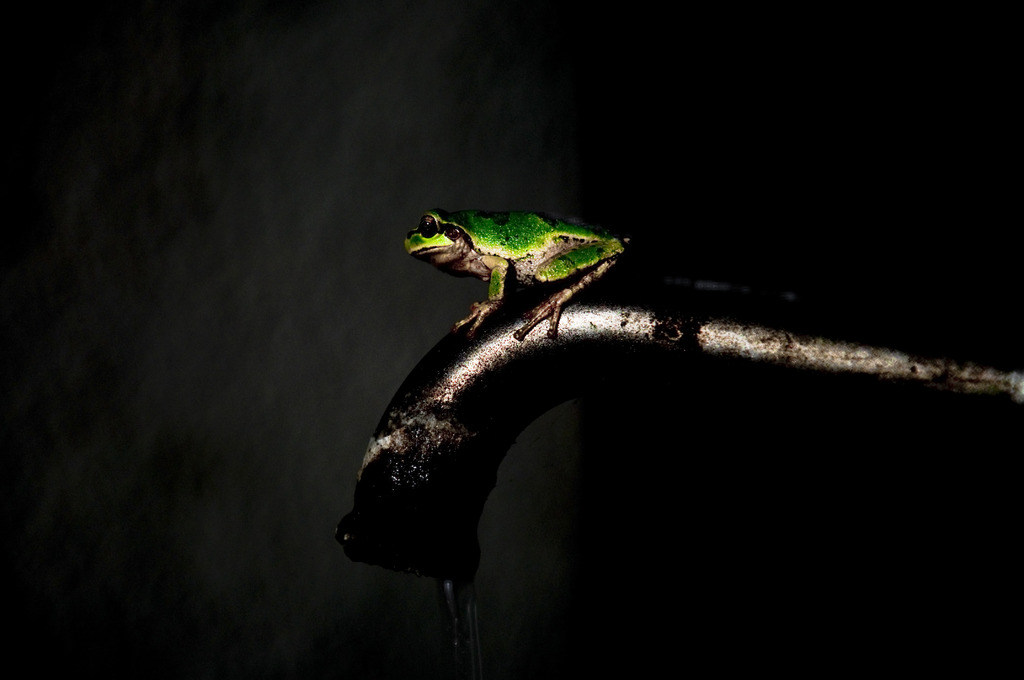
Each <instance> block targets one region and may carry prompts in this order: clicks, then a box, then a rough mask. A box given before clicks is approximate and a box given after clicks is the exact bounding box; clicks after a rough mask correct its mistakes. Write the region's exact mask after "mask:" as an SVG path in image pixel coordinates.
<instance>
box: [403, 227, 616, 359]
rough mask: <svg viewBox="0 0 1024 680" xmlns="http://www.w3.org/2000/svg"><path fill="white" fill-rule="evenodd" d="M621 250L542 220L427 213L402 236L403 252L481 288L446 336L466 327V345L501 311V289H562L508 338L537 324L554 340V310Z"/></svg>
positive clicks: (596, 233)
mask: <svg viewBox="0 0 1024 680" xmlns="http://www.w3.org/2000/svg"><path fill="white" fill-rule="evenodd" d="M626 242H627V240H626V239H618V238H616V237H614V236H612V235H611V234H610V233H608V232H607V231H605V230H604V229H601V228H600V227H595V226H591V225H586V224H581V223H575V222H570V221H566V220H562V219H558V218H555V217H551V216H549V215H545V214H544V213H534V212H485V211H482V210H461V211H458V212H445V211H444V210H431V211H429V212H427V213H425V214H424V215H423V217H421V218H420V223H419V226H418V227H416V229H414V230H412V231H410V232H409V233H408V235H407V236H406V239H405V249H406V251H407V252H408V253H409V254H411V255H413V256H414V257H416V258H418V259H421V260H424V261H426V262H429V263H431V264H433V265H434V266H435V267H438V268H440V269H442V270H444V271H447V272H448V273H450V274H454V275H455V276H475V277H477V278H479V279H483V280H484V281H487V282H488V289H487V299H486V300H484V301H482V302H477V303H474V304H473V305H472V307H470V313H469V316H467V317H466V318H465V319H462V320H461V321H459V322H457V323H456V324H455V326H454V327H453V328H452V331H457V330H458V329H460V328H462V327H464V326H468V329H467V331H466V333H467V336H469V337H472V335H473V334H474V333H475V332H476V329H477V328H478V327H479V326H480V324H481V323H483V321H484V320H485V319H486V318H487V317H488V316H490V315H491V314H493V313H494V312H496V311H497V310H498V309H499V308H500V307H501V305H502V303H503V302H504V300H505V287H506V283H511V284H518V285H520V286H524V287H525V286H532V285H534V284H538V283H564V284H566V285H564V287H562V288H560V289H559V290H558V291H557V292H555V293H554V294H553V295H551V296H550V297H548V298H547V299H546V300H545V301H544V302H542V303H541V304H539V305H538V306H537V307H535V308H534V309H533V310H532V311H530V313H529V314H527V315H526V324H525V325H523V326H522V327H521V328H519V329H518V330H516V332H515V333H514V336H515V338H516V339H517V340H522V339H523V338H525V337H526V336H527V334H529V332H530V331H531V330H533V328H534V327H535V326H537V324H539V323H540V322H541V321H543V320H544V319H549V320H550V321H549V326H548V337H550V338H554V337H556V336H557V334H558V320H559V318H560V316H561V313H562V305H564V304H565V303H567V302H568V301H569V300H570V299H571V298H572V296H573V295H575V294H576V293H578V292H579V291H581V290H582V289H584V288H586V287H587V286H589V285H590V284H592V283H593V282H594V281H596V280H597V279H598V278H600V277H601V276H603V275H604V274H605V273H606V272H607V271H608V269H609V268H610V267H611V266H612V264H614V262H615V259H616V258H617V257H618V256H619V254H620V253H622V251H623V249H624V247H625V244H626Z"/></svg>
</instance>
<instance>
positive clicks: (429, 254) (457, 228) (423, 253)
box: [405, 210, 473, 265]
mask: <svg viewBox="0 0 1024 680" xmlns="http://www.w3.org/2000/svg"><path fill="white" fill-rule="evenodd" d="M472 249H473V244H472V242H471V241H470V239H469V237H468V236H467V235H466V230H465V228H464V227H463V226H462V225H460V224H458V223H457V222H455V221H453V220H452V219H451V218H450V216H449V214H448V213H446V212H444V211H443V210H431V211H430V212H428V213H424V215H423V217H421V218H420V224H419V226H418V227H416V228H415V229H413V230H412V231H410V232H409V233H408V234H407V235H406V237H405V250H406V252H408V253H409V254H410V255H413V256H415V257H418V258H420V259H423V260H427V261H429V262H432V263H433V264H435V265H442V264H446V263H449V262H452V261H453V260H458V259H460V258H462V257H463V256H464V255H466V254H467V253H468V252H470V251H471V250H472Z"/></svg>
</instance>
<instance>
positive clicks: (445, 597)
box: [437, 579, 483, 680]
mask: <svg viewBox="0 0 1024 680" xmlns="http://www.w3.org/2000/svg"><path fill="white" fill-rule="evenodd" d="M437 585H438V593H439V595H440V598H441V608H442V609H443V610H444V612H443V613H444V617H445V624H446V627H447V630H446V632H447V639H448V645H449V648H450V649H451V652H452V654H453V657H454V661H455V669H456V671H455V677H456V678H457V679H458V680H480V679H481V678H483V665H482V663H481V660H480V634H479V631H478V628H477V621H476V594H475V592H474V590H473V582H472V581H453V580H451V579H438V580H437Z"/></svg>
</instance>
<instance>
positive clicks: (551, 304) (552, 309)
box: [512, 260, 615, 340]
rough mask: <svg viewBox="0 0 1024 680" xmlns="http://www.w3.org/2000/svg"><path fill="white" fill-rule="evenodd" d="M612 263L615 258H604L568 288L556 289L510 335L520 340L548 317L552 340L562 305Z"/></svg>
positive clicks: (600, 274)
mask: <svg viewBox="0 0 1024 680" xmlns="http://www.w3.org/2000/svg"><path fill="white" fill-rule="evenodd" d="M613 264H615V260H605V261H604V262H602V263H601V264H600V265H599V266H598V267H597V268H596V269H594V270H593V271H591V272H588V273H587V274H586V275H585V276H583V278H581V279H580V280H579V281H577V282H576V283H574V284H572V285H571V286H569V287H568V288H564V289H562V290H560V291H558V292H557V293H555V294H554V295H552V296H551V297H549V298H548V299H547V300H545V301H544V302H542V303H540V304H539V305H537V306H536V307H534V308H533V310H531V311H530V313H529V314H527V315H526V324H524V325H523V327H522V328H520V329H519V330H517V331H516V332H515V333H513V334H512V335H513V336H514V337H515V339H516V340H522V339H523V338H525V337H526V336H527V335H529V333H530V331H532V330H533V329H534V328H535V327H536V326H537V324H539V323H540V322H541V321H543V320H544V319H550V320H551V321H550V322H549V324H548V337H549V338H551V339H552V340H554V339H555V338H557V337H558V321H559V319H561V318H562V306H563V305H564V304H565V303H567V302H568V301H569V300H571V299H572V296H573V295H575V294H576V293H578V292H580V291H581V290H583V289H584V288H586V287H587V286H589V285H590V284H592V283H593V282H594V281H596V280H598V279H599V278H601V276H603V275H604V273H605V272H607V271H608V270H609V269H610V268H611V266H612V265H613Z"/></svg>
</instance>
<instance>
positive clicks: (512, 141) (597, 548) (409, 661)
mask: <svg viewBox="0 0 1024 680" xmlns="http://www.w3.org/2000/svg"><path fill="white" fill-rule="evenodd" d="M9 31H10V32H11V33H12V34H17V35H18V36H20V37H21V38H22V40H20V41H15V40H12V39H8V40H6V41H5V45H6V47H5V49H6V50H7V52H8V54H7V55H6V57H7V58H6V59H5V64H6V68H7V82H8V83H9V89H10V92H11V96H10V100H9V101H10V104H9V105H8V107H7V108H8V110H9V114H10V115H11V121H10V122H9V123H8V125H9V130H10V143H9V144H8V145H7V152H6V154H5V166H4V172H5V181H4V183H3V187H4V188H3V191H4V198H5V201H4V203H5V205H7V206H8V209H9V218H8V225H7V228H6V229H5V235H4V245H3V248H2V253H0V259H2V262H0V265H2V267H3V269H2V274H3V279H2V297H0V304H2V308H0V311H2V314H3V338H2V340H3V364H2V368H3V376H2V377H3V389H4V395H3V404H4V405H3V414H4V429H3V432H2V437H3V439H2V445H3V484H4V490H3V497H4V502H3V508H4V513H3V518H4V519H3V521H4V534H3V536H4V564H3V568H4V581H5V583H7V584H8V586H9V593H8V595H7V596H6V597H7V600H6V601H7V602H8V603H9V606H8V608H7V611H8V616H9V620H10V621H11V622H12V624H13V627H14V630H15V632H14V633H13V634H11V635H9V637H8V639H7V644H8V645H10V654H9V655H8V658H10V659H12V660H17V659H19V658H24V659H26V660H28V659H31V661H32V663H33V664H36V667H37V668H39V669H41V670H55V671H56V670H62V671H68V670H71V671H74V672H77V673H78V674H80V675H85V676H87V677H89V676H96V675H101V674H102V675H106V676H110V675H132V676H137V675H145V676H147V677H302V678H308V677H359V678H372V677H394V678H397V677H402V678H407V677H446V675H445V672H444V670H442V669H443V661H444V655H443V652H442V650H441V645H440V642H439V641H438V637H439V633H438V629H439V628H440V626H439V613H438V611H437V607H436V603H435V602H434V594H433V585H432V584H431V583H429V582H426V581H425V580H422V579H415V578H414V577H411V576H407V575H402V574H391V573H389V572H384V571H383V570H379V569H376V568H373V567H368V566H366V565H357V564H353V563H351V562H349V561H348V560H346V559H345V557H344V555H343V554H342V552H341V549H340V547H338V546H337V545H336V544H335V543H334V541H333V538H332V532H333V527H334V524H335V523H336V522H337V520H338V519H339V518H340V517H341V515H342V514H344V513H345V512H347V511H348V510H349V509H350V504H351V498H352V488H353V484H354V475H355V471H356V470H357V469H358V465H359V461H360V459H361V456H362V451H363V448H364V446H365V441H366V438H367V437H368V436H369V435H370V433H371V432H372V431H373V427H374V426H375V424H376V419H377V418H378V417H379V415H380V413H381V412H383V409H384V407H385V405H386V404H387V401H388V399H389V398H390V396H391V394H392V393H393V392H394V390H395V389H396V387H397V385H398V384H399V382H400V381H401V379H402V377H403V376H404V375H405V374H406V373H407V372H408V371H409V370H410V369H411V367H412V366H413V365H414V364H415V362H416V361H417V359H418V358H419V357H420V356H422V355H423V354H424V353H425V352H426V351H427V350H428V349H429V348H430V346H431V345H432V344H433V343H434V342H435V341H436V340H437V339H438V338H439V337H441V335H443V333H444V332H445V330H446V329H447V327H448V324H450V323H451V321H452V320H454V319H456V318H459V316H460V315H461V314H463V313H464V310H465V307H466V305H468V304H469V302H470V301H472V300H474V299H477V298H479V297H480V296H481V295H482V294H483V292H482V289H481V285H482V284H478V283H477V282H472V281H463V282H459V281H456V280H454V279H449V278H447V277H443V276H441V275H440V274H438V273H436V272H432V271H428V270H427V268H424V267H422V265H419V264H417V263H415V262H412V261H410V260H408V258H407V256H406V255H405V254H404V253H402V252H401V248H400V247H399V246H397V245H396V244H398V243H399V241H400V239H401V236H402V234H403V233H404V231H405V230H407V229H408V227H409V226H410V225H412V224H414V223H415V221H416V218H417V216H418V211H420V210H422V209H424V208H431V207H444V208H449V209H459V208H467V207H480V208H489V209H514V208H522V209H538V210H549V211H552V212H560V213H567V214H576V215H579V216H580V217H582V218H585V219H587V220H590V221H593V222H597V223H601V224H604V225H605V226H608V227H610V228H612V229H615V230H618V231H621V232H625V233H628V234H630V235H631V237H632V239H633V241H632V243H633V245H634V248H633V252H632V253H631V260H630V263H629V265H626V264H623V269H624V270H625V271H626V273H624V274H622V275H621V276H619V282H618V283H617V284H612V283H611V281H612V280H613V279H612V278H609V284H608V285H609V286H611V285H620V286H623V287H626V286H630V285H633V284H636V283H639V284H641V285H643V289H642V291H641V292H640V293H639V294H640V295H648V294H649V295H652V296H654V295H666V294H667V295H670V296H675V295H677V294H678V295H680V296H683V297H685V298H686V299H690V298H689V297H687V296H692V298H693V303H694V305H696V306H700V307H702V308H704V307H708V308H711V309H712V310H715V309H718V308H721V309H723V310H725V311H729V312H736V311H739V312H742V313H744V314H751V315H754V316H758V317H763V318H767V319H769V320H773V319H779V318H781V319H783V320H787V321H792V320H794V319H795V320H796V321H797V322H798V323H800V324H803V325H806V326H807V327H809V328H811V329H815V330H822V331H827V332H829V333H833V334H836V335H838V336H840V337H848V338H851V339H858V340H859V339H863V340H866V341H869V342H873V343H878V344H884V345H888V346H897V347H901V348H905V349H908V350H911V351H920V352H922V353H925V354H937V355H947V354H948V355H953V356H957V357H960V358H966V359H971V360H975V361H979V362H982V363H990V364H994V365H997V366H1000V367H1004V368H1018V369H1019V368H1021V366H1020V351H1019V330H1018V327H1017V323H1016V317H1017V316H1019V310H1018V309H1017V307H1018V306H1019V302H1018V300H1019V293H1020V288H1021V287H1020V284H1019V276H1018V271H1017V268H1018V266H1019V262H1020V253H1021V251H1020V248H1019V246H1018V245H1017V243H1016V240H1015V238H1014V232H1015V231H1017V230H1019V226H1020V219H1019V210H1011V209H1009V208H1015V207H1016V206H1015V205H1014V201H1013V198H1014V197H1015V196H1014V192H1015V191H1016V189H1015V186H1014V185H1013V184H1011V181H1010V177H1011V174H1010V172H1011V170H1012V167H1013V165H1012V164H1013V162H1014V161H1015V159H1016V157H1017V156H1018V155H1019V154H1017V153H1015V152H1014V149H1015V148H1016V147H1015V145H1014V142H1013V138H1012V137H1011V134H1010V133H1011V129H1010V126H1009V125H1008V121H1009V120H1011V119H1013V112H1012V110H1011V109H1010V103H1009V101H1010V98H1009V97H1008V93H1009V92H1010V91H1011V90H1012V88H1010V87H1008V82H1010V81H1008V80H1007V78H1008V76H1009V74H1008V73H1007V71H1008V70H1009V69H1008V68H1006V67H1005V64H1006V63H1008V60H1007V59H1006V47H1005V44H1006V43H1005V41H1004V40H1003V38H1002V33H1001V21H1000V18H999V17H986V16H980V15H979V16H975V15H970V16H936V15H919V14H907V15H895V14H893V13H891V12H867V11H864V12H861V13H855V12H845V11H839V10H836V11H829V12H824V13H821V12H819V13H817V14H807V13H803V12H801V13H780V12H777V11H775V10H769V11H762V12H759V13H756V14H751V13H749V12H740V11H738V10H735V11H722V12H719V13H711V12H706V11H699V12H695V11H692V10H683V11H682V12H675V11H673V12H669V11H668V10H665V11H644V10H643V9H641V8H629V12H628V13H626V12H623V11H622V10H620V11H616V12H609V13H601V12H600V11H595V10H587V12H586V13H585V14H584V13H581V12H580V11H579V10H578V9H575V8H573V7H569V6H564V7H563V6H561V5H559V4H550V3H540V2H519V3H497V2H495V3H485V4H481V5H474V6H473V7H466V6H464V4H463V3H452V2H433V3H431V2H428V3H384V4H380V5H376V6H374V7H373V8H370V7H360V6H359V5H356V4H350V3H339V4H327V3H315V2H306V3H275V2H228V3H219V4H218V5H217V8H216V9H210V8H208V7H207V6H206V3H197V2H175V3H162V4H160V5H159V6H157V5H154V4H141V5H138V6H136V5H134V4H118V3H107V4H104V5H102V6H101V7H99V8H90V9H88V10H86V9H74V10H70V11H67V10H65V11H62V12H53V13H50V12H49V11H43V10H31V11H28V12H27V13H26V14H23V15H22V16H21V17H20V18H19V20H18V21H12V22H11V24H10V28H9ZM627 266H628V268H629V269H628V270H626V267H627ZM419 276H422V279H418V278H416V277H419ZM679 278H686V279H691V280H692V279H706V280H714V281H728V282H733V283H742V284H745V285H749V286H751V287H753V288H754V289H756V290H764V291H793V292H795V293H796V294H797V296H798V302H795V303H779V302H774V301H767V300H769V299H768V298H764V299H762V298H757V301H751V299H750V298H749V297H748V298H741V299H736V298H732V297H729V296H724V297H723V298H722V299H721V300H719V298H716V297H715V296H714V295H709V296H703V295H694V294H692V293H691V292H688V291H686V290H681V291H678V293H677V292H675V291H672V292H669V293H665V291H664V287H663V283H664V281H665V280H678V279H679ZM655 290H656V291H657V292H656V293H655V292H652V291H655ZM578 369H579V367H571V368H567V375H568V376H571V375H572V371H573V370H578ZM598 370H605V371H608V372H609V374H610V375H611V376H613V377H620V376H615V373H616V371H615V367H614V366H611V367H600V368H599V369H598ZM631 377H632V378H635V379H633V380H632V381H625V382H623V383H616V384H618V385H619V386H618V387H617V388H616V389H613V390H610V393H607V394H604V395H602V396H601V397H600V398H595V399H591V400H584V401H582V402H577V403H573V404H571V405H569V406H567V407H564V408H562V409H559V410H558V411H557V412H556V413H553V414H551V415H549V416H548V417H546V418H544V419H542V421H543V422H541V423H539V424H538V425H537V426H536V428H531V430H528V431H527V433H524V435H523V436H522V437H521V438H520V446H518V447H517V448H516V449H514V450H513V452H512V453H511V454H510V457H509V459H508V460H507V461H506V462H505V464H503V468H502V472H503V475H504V477H503V478H501V479H500V480H499V486H498V488H497V489H496V490H495V493H494V495H493V496H492V500H491V501H489V504H488V511H489V512H488V513H485V517H484V519H483V523H482V525H481V534H482V536H481V539H482V544H483V548H484V557H483V561H482V565H481V572H480V574H479V577H478V583H477V590H478V594H479V595H480V598H481V604H480V607H481V626H482V631H483V636H484V647H485V648H484V659H485V672H486V674H487V675H488V677H561V676H562V675H564V674H565V673H566V672H567V671H569V670H571V669H576V668H580V667H584V668H586V667H589V666H591V665H592V664H594V663H599V664H602V665H604V664H616V665H618V666H621V667H623V668H633V669H634V670H636V671H642V669H644V668H647V667H648V666H650V667H651V668H655V667H660V665H661V664H662V663H664V662H665V661H666V660H668V661H669V662H671V663H672V664H673V666H674V667H676V668H680V669H690V668H698V667H701V666H703V665H706V664H713V666H714V667H717V668H742V669H745V670H749V669H751V668H779V669H782V668H786V669H794V668H807V669H809V670H823V669H829V670H831V669H834V668H849V667H854V666H859V667H863V668H873V667H875V666H876V665H878V664H881V663H883V660H885V661H884V662H885V663H887V664H889V667H891V665H892V663H894V662H892V661H891V659H892V658H893V656H892V655H895V659H896V661H895V663H896V664H898V665H899V666H900V667H904V666H905V667H908V668H915V669H920V668H921V666H922V664H934V665H936V666H943V667H948V665H949V664H951V663H953V662H962V663H965V664H967V665H968V667H970V665H972V664H977V663H980V659H984V658H991V655H992V653H994V652H998V651H999V649H1001V648H1002V644H1001V640H1002V639H1004V637H1005V631H1001V630H1000V629H999V627H998V626H993V625H991V621H992V614H993V611H994V610H995V611H997V610H998V609H999V607H1000V606H1001V603H1003V602H1005V601H1006V600H1007V597H1008V596H1007V594H1006V590H1007V589H1008V588H1009V579H1008V578H1007V574H1009V573H1012V571H1013V569H1012V565H1013V564H1014V563H1013V562H1011V561H1009V560H1010V558H1009V557H1008V556H1007V554H1005V553H1004V552H1003V550H1002V546H1004V545H1006V544H1007V543H1009V542H1011V541H1012V536H1014V535H1015V533H1014V529H1015V528H1016V526H1015V522H1014V521H1013V517H1014V516H1015V513H1014V512H1013V511H1012V509H1013V508H1014V507H1015V504H1014V503H1013V500H1014V497H1013V494H1012V493H1011V492H1010V491H1008V490H1007V489H1006V486H1007V482H1006V480H1007V479H1008V478H1010V469H1011V468H1010V466H1011V463H1012V461H1013V458H1014V456H1015V454H1017V453H1019V448H1020V447H1019V442H1017V441H1016V440H1015V439H1014V435H1015V434H1018V436H1019V421H1020V416H1019V415H1017V414H1016V413H1015V410H1014V409H1013V408H1012V407H1010V406H1008V405H1005V404H1002V403H1001V402H1000V403H994V402H992V401H990V400H987V399H980V400H968V399H963V398H959V397H952V396H950V395H941V394H933V393H931V392H926V393H925V394H920V393H918V392H917V391H914V390H908V389H904V388H892V387H885V388H879V387H878V386H876V385H873V384H867V383H864V382H861V381H856V380H855V381H833V380H825V379H822V378H820V377H813V376H793V375H790V374H789V373H785V372H777V371H768V370H760V369H758V370H750V369H749V367H739V368H736V367H720V368H716V369H714V370H710V369H709V370H707V371H695V372H693V373H690V374H686V375H682V376H679V377H678V380H677V381H676V383H675V384H674V385H673V387H672V388H670V389H664V388H663V387H661V386H660V385H661V382H660V381H649V380H647V379H645V378H644V377H643V376H631ZM548 379H566V377H565V376H550V377H548ZM570 379H571V378H570ZM540 383H542V380H541V381H540ZM492 508H493V509H492ZM37 650H44V651H42V652H40V651H37Z"/></svg>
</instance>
